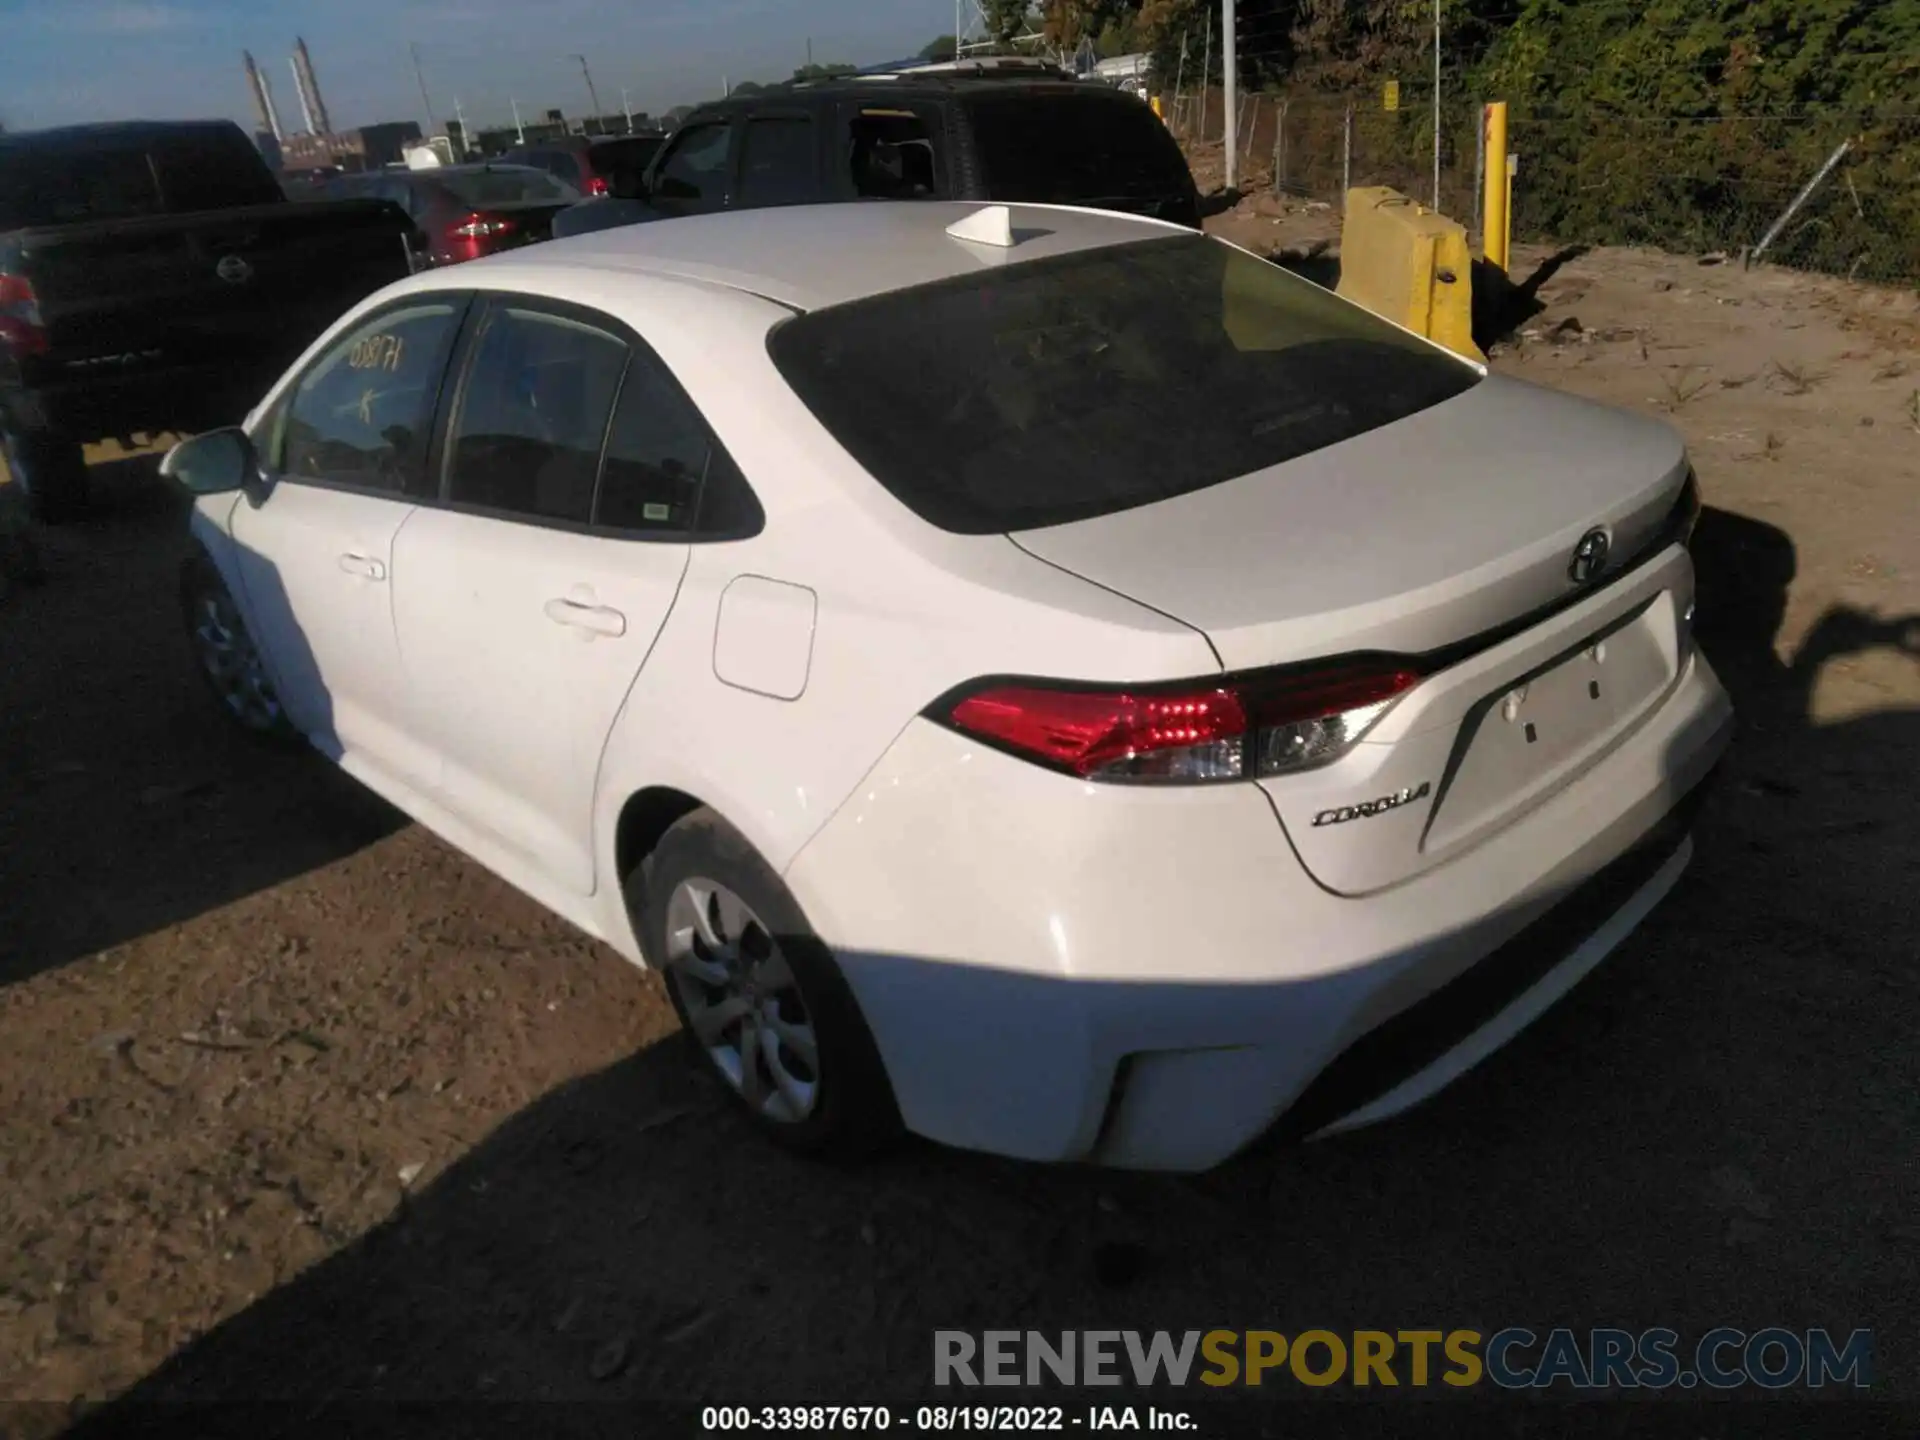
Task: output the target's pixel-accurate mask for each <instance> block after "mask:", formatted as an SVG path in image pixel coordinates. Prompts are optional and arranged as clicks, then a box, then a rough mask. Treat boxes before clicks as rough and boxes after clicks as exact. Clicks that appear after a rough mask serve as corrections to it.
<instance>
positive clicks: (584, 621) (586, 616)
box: [546, 599, 627, 636]
mask: <svg viewBox="0 0 1920 1440" xmlns="http://www.w3.org/2000/svg"><path fill="white" fill-rule="evenodd" d="M546 611H547V618H548V619H549V620H551V621H553V623H554V624H556V625H570V626H572V627H573V628H574V629H576V630H585V631H587V632H588V633H589V634H590V635H616V636H618V635H624V634H626V633H627V617H626V616H624V615H622V614H621V613H620V612H619V611H618V610H614V609H611V608H610V607H608V606H605V605H589V604H586V603H584V602H582V601H579V600H563V599H555V600H549V601H547V604H546Z"/></svg>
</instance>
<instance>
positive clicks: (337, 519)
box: [230, 485, 438, 783]
mask: <svg viewBox="0 0 1920 1440" xmlns="http://www.w3.org/2000/svg"><path fill="white" fill-rule="evenodd" d="M412 514H413V505H412V504H411V503H410V502H408V501H404V500H399V499H387V498H381V497H376V496H369V495H357V494H353V493H350V492H348V491H344V490H333V489H327V488H324V487H321V486H316V485H285V486H281V487H279V488H278V490H277V491H276V492H275V495H274V498H273V502H272V503H271V504H267V505H262V506H259V507H255V506H253V505H249V504H242V505H240V506H238V507H237V508H236V509H235V510H234V511H233V514H232V518H231V521H230V526H231V535H232V538H233V540H234V541H235V550H234V559H235V568H236V570H237V571H238V573H239V575H240V579H241V584H242V587H243V590H242V592H241V593H242V595H243V597H244V604H245V606H246V610H247V619H248V623H249V625H250V627H251V628H252V631H253V634H254V636H255V638H256V639H257V640H258V641H259V643H260V644H261V646H262V647H263V648H264V650H265V652H266V655H267V657H268V663H269V665H270V666H271V668H272V671H273V675H274V680H275V682H276V684H277V685H278V686H279V689H280V695H281V699H282V701H283V702H284V703H285V705H286V707H287V712H288V714H289V716H290V717H291V718H292V720H293V722H294V724H295V725H297V726H298V727H299V728H300V730H301V731H302V732H303V733H304V734H305V735H307V737H308V738H309V739H311V740H312V741H313V743H314V744H315V745H316V746H318V747H319V748H320V749H321V750H322V751H323V752H325V753H327V754H328V755H331V756H333V757H334V758H335V759H338V758H341V757H342V756H345V755H353V756H356V757H357V758H358V759H359V760H360V761H361V762H363V763H365V764H368V765H370V766H372V767H373V768H375V769H377V770H380V771H383V772H387V773H391V774H393V775H394V776H396V777H397V778H401V779H403V780H409V781H411V782H413V783H418V782H419V781H421V780H422V779H424V778H426V777H427V776H428V775H430V774H431V773H432V772H433V771H434V770H435V769H437V767H438V760H437V757H436V756H434V754H433V753H432V751H431V750H430V749H428V748H427V747H425V746H423V745H422V744H421V743H420V741H419V739H418V738H417V737H416V736H414V735H413V734H411V733H410V731H409V729H408V726H407V724H406V719H405V717H404V715H403V714H402V713H401V705H402V701H403V697H404V696H405V694H406V681H405V676H404V672H403V669H402V666H401V663H400V647H399V642H398V640H397V639H396V637H395V634H394V627H393V585H392V581H393V546H394V537H395V536H397V535H398V534H399V533H400V529H401V527H402V526H403V525H405V524H406V523H407V519H408V517H409V516H411V515H412Z"/></svg>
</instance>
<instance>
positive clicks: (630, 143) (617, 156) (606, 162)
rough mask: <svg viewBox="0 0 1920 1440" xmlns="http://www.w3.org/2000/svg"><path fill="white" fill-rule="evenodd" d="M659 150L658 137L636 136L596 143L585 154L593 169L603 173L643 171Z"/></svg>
mask: <svg viewBox="0 0 1920 1440" xmlns="http://www.w3.org/2000/svg"><path fill="white" fill-rule="evenodd" d="M659 148H660V137H659V136H657V135H636V136H634V137H633V138H632V139H621V140H602V141H596V142H595V143H594V145H593V147H592V149H590V150H589V151H588V152H587V153H588V155H589V156H591V157H592V159H593V168H594V169H595V170H597V171H600V172H602V173H605V172H607V171H609V170H644V169H646V168H647V162H648V161H649V160H651V159H653V156H654V152H655V151H657V150H658V149H659Z"/></svg>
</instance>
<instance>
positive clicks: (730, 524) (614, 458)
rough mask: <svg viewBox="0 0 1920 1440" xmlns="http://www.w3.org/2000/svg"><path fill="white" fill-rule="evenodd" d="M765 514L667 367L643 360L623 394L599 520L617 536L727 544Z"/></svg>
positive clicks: (636, 364) (602, 481)
mask: <svg viewBox="0 0 1920 1440" xmlns="http://www.w3.org/2000/svg"><path fill="white" fill-rule="evenodd" d="M759 516H760V508H759V504H758V502H757V501H756V500H755V499H754V497H753V495H752V493H751V492H750V491H749V490H748V488H747V483H746V480H745V478H744V477H743V476H742V475H741V474H740V472H739V470H738V469H737V468H735V466H734V463H733V460H732V458H731V457H730V456H729V455H728V454H727V452H726V450H725V449H724V448H722V446H721V444H720V442H719V441H718V440H717V439H715V438H714V436H713V432H712V431H710V430H709V429H708V428H707V423H706V421H705V419H703V418H702V416H701V414H700V412H699V410H698V409H697V408H695V406H694V403H693V401H692V400H691V399H689V398H688V396H687V393H686V392H685V391H684V390H682V389H681V388H680V385H679V383H678V382H677V381H675V380H674V378H673V376H672V375H670V374H669V373H668V372H667V369H666V367H665V366H664V365H663V364H661V362H660V361H658V360H656V359H654V358H653V357H651V356H649V355H637V356H635V358H634V363H633V367H632V368H631V369H630V370H629V371H628V373H627V383H626V385H625V386H624V387H623V388H622V390H621V392H620V406H619V410H618V412H617V413H616V414H615V416H614V420H613V431H612V433H611V434H610V435H609V436H608V438H607V462H606V467H605V469H604V471H603V472H602V474H601V478H600V502H599V506H598V508H597V509H596V511H595V512H594V521H595V523H596V524H598V525H601V526H603V527H605V528H607V529H610V530H625V531H633V532H638V533H642V534H644V533H646V532H649V531H653V532H659V533H665V534H676V535H678V534H686V533H687V532H689V531H693V532H697V533H700V534H703V535H708V536H714V537H721V536H728V535H740V534H744V533H747V532H750V531H751V530H753V529H756V528H757V527H758V524H759Z"/></svg>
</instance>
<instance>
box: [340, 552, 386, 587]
mask: <svg viewBox="0 0 1920 1440" xmlns="http://www.w3.org/2000/svg"><path fill="white" fill-rule="evenodd" d="M340 568H341V569H342V570H344V571H346V572H347V574H349V575H364V576H366V578H367V579H369V580H384V579H386V578H387V567H386V566H385V565H382V564H381V563H380V562H379V561H378V560H376V559H374V558H373V557H372V556H371V555H361V554H359V553H357V552H349V553H348V554H345V555H342V556H341V557H340Z"/></svg>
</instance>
